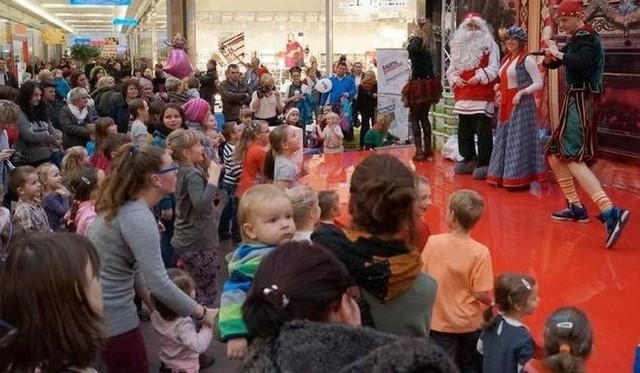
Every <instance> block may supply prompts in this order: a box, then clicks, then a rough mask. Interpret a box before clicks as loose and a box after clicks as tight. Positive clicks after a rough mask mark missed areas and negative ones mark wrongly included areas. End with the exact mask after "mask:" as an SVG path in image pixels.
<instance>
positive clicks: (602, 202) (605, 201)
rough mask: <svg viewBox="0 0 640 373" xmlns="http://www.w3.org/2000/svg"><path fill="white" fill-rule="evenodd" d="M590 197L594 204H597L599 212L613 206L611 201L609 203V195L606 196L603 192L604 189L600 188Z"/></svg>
mask: <svg viewBox="0 0 640 373" xmlns="http://www.w3.org/2000/svg"><path fill="white" fill-rule="evenodd" d="M591 199H592V200H593V202H594V203H595V204H596V205H598V208H599V209H600V211H601V212H605V211H607V210H610V209H611V208H613V203H611V200H610V199H609V197H607V195H606V194H605V193H604V190H601V191H599V192H597V193H596V194H594V195H592V196H591Z"/></svg>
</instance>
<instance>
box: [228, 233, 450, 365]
mask: <svg viewBox="0 0 640 373" xmlns="http://www.w3.org/2000/svg"><path fill="white" fill-rule="evenodd" d="M359 297H360V291H359V288H358V287H357V286H354V283H353V282H352V280H351V276H350V274H349V272H348V271H347V269H346V268H345V266H344V265H343V264H342V263H341V262H340V260H338V259H337V258H336V257H335V256H333V254H331V252H329V251H328V250H326V249H324V248H322V247H320V246H314V245H311V244H308V243H306V242H290V243H286V244H282V245H280V246H278V247H277V249H276V250H273V251H272V252H271V253H270V254H269V255H267V256H266V257H265V258H264V259H263V261H262V263H261V264H260V267H259V268H258V271H257V273H256V275H255V278H254V282H253V286H252V287H251V292H250V293H249V295H248V296H247V299H246V301H245V303H244V306H243V309H242V311H243V319H244V322H245V324H246V325H247V328H248V330H249V334H250V335H251V337H252V338H253V340H252V341H251V344H250V345H249V351H248V354H247V355H246V357H245V359H244V361H243V363H242V366H241V369H240V370H241V371H242V372H343V371H349V372H372V371H403V372H455V371H456V370H455V368H454V367H453V365H452V363H451V362H450V361H449V360H448V359H447V357H446V356H445V354H444V352H443V351H442V350H440V349H439V348H438V347H436V346H435V345H433V344H432V343H431V342H429V341H428V340H427V339H426V338H406V337H398V336H394V335H391V334H386V333H380V332H377V331H374V330H372V329H368V328H359V326H360V324H361V323H360V310H359V308H358V304H357V301H358V298H359Z"/></svg>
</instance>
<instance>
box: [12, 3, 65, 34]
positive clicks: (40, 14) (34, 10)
mask: <svg viewBox="0 0 640 373" xmlns="http://www.w3.org/2000/svg"><path fill="white" fill-rule="evenodd" d="M13 2H14V3H15V4H16V5H18V6H20V7H22V8H24V9H26V10H28V11H30V12H31V13H34V14H35V15H37V16H38V17H40V18H43V19H45V20H47V21H49V22H50V23H53V24H54V25H56V26H59V27H62V28H63V29H65V30H67V31H68V32H70V33H72V34H75V31H73V29H72V28H71V27H69V26H68V25H67V24H66V23H64V22H62V21H60V20H59V19H57V18H56V17H54V16H52V15H51V14H49V13H47V12H45V11H44V10H43V9H42V8H40V7H39V6H37V5H35V4H33V3H32V2H31V1H29V0H13Z"/></svg>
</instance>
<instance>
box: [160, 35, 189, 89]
mask: <svg viewBox="0 0 640 373" xmlns="http://www.w3.org/2000/svg"><path fill="white" fill-rule="evenodd" d="M165 43H166V42H165ZM167 45H170V46H171V47H172V49H171V52H169V55H168V56H167V61H166V62H165V63H164V65H163V67H162V70H164V72H166V73H167V74H170V75H171V76H174V77H176V78H178V79H183V78H186V77H187V76H189V75H191V73H192V72H193V67H192V66H191V60H189V55H188V54H187V52H186V49H187V41H186V40H184V38H183V37H182V34H180V33H177V34H176V36H174V38H173V42H172V43H171V44H168V43H167Z"/></svg>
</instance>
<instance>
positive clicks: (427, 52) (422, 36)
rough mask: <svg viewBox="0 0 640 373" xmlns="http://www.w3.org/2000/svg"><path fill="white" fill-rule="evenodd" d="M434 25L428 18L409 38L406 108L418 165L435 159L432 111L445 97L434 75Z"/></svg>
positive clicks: (404, 96) (419, 24) (405, 93)
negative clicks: (409, 62)
mask: <svg viewBox="0 0 640 373" xmlns="http://www.w3.org/2000/svg"><path fill="white" fill-rule="evenodd" d="M433 43H434V39H433V31H432V25H431V22H430V21H429V20H428V19H426V18H425V17H422V18H420V20H419V21H418V24H417V26H416V28H415V30H414V32H413V34H412V35H411V37H409V41H408V43H407V51H409V59H410V61H411V80H410V81H409V82H408V83H407V84H406V85H405V86H404V88H402V100H403V101H404V106H405V107H408V108H409V118H410V120H411V129H412V131H413V142H414V145H415V147H416V154H415V156H414V157H413V159H414V160H416V161H421V160H425V159H427V158H430V157H433V147H432V146H431V123H429V108H430V107H431V105H433V104H434V103H436V102H438V101H439V100H440V97H442V85H441V84H440V79H439V78H437V77H436V76H435V75H434V73H433V61H432V56H431V52H432V51H433V50H434V44H433Z"/></svg>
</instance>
